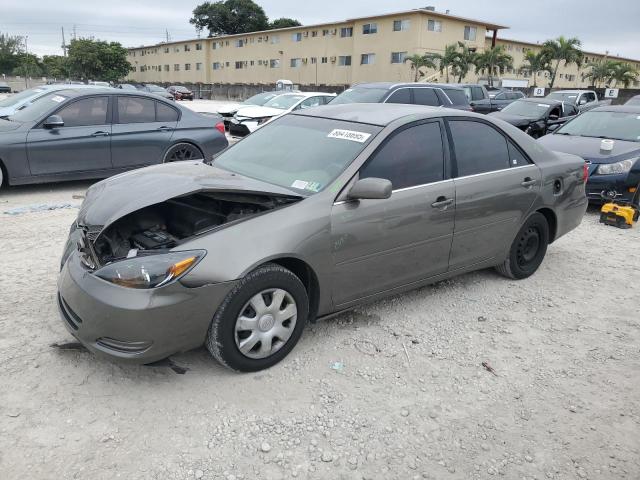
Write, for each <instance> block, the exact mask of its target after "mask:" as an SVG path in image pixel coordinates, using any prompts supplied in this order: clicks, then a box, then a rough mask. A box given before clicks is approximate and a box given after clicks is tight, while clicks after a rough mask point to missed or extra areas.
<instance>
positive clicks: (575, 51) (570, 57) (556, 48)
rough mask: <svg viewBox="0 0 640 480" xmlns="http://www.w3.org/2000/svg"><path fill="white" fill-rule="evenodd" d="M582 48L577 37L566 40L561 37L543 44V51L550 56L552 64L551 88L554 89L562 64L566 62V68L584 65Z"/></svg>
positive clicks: (550, 71)
mask: <svg viewBox="0 0 640 480" xmlns="http://www.w3.org/2000/svg"><path fill="white" fill-rule="evenodd" d="M581 48H582V43H581V42H580V40H578V39H577V38H575V37H572V38H565V37H563V36H559V37H558V38H557V39H555V40H547V41H546V42H544V43H543V44H542V50H543V51H544V52H545V54H546V55H548V57H549V61H550V62H551V63H552V65H551V69H550V70H549V73H550V74H551V78H550V80H549V88H553V84H554V83H555V82H556V76H557V75H558V68H559V67H560V63H562V62H564V65H565V66H567V65H571V64H572V63H575V64H576V65H577V66H578V68H579V67H580V66H581V65H582V58H583V54H582V50H581Z"/></svg>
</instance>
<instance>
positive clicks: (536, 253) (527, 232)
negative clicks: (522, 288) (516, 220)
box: [496, 213, 549, 280]
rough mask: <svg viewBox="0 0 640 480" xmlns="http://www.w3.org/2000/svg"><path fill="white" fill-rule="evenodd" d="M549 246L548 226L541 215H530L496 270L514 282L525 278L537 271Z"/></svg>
mask: <svg viewBox="0 0 640 480" xmlns="http://www.w3.org/2000/svg"><path fill="white" fill-rule="evenodd" d="M548 245H549V224H548V223H547V219H546V218H545V216H544V215H542V214H541V213H534V214H533V215H531V216H530V217H529V218H528V219H527V221H526V222H525V224H524V225H523V226H522V228H521V229H520V231H519V232H518V234H517V235H516V238H515V240H514V241H513V243H512V244H511V249H510V250H509V256H508V257H507V259H506V260H505V261H504V263H502V264H501V265H498V266H497V267H496V269H497V270H498V272H500V273H501V274H502V275H504V276H505V277H508V278H513V279H516V280H519V279H523V278H527V277H529V276H531V275H533V274H534V273H535V271H536V270H538V267H539V266H540V264H541V263H542V260H543V259H544V256H545V254H546V253H547V246H548Z"/></svg>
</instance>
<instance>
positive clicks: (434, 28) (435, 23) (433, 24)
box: [427, 20, 442, 32]
mask: <svg viewBox="0 0 640 480" xmlns="http://www.w3.org/2000/svg"><path fill="white" fill-rule="evenodd" d="M427 30H428V31H430V32H441V31H442V22H441V21H440V20H427Z"/></svg>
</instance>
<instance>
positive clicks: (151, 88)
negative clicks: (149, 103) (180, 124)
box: [135, 83, 175, 100]
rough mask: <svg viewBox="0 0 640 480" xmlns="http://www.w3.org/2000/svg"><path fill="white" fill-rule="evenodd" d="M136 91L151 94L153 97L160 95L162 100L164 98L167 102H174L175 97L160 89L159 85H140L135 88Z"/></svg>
mask: <svg viewBox="0 0 640 480" xmlns="http://www.w3.org/2000/svg"><path fill="white" fill-rule="evenodd" d="M135 87H136V88H137V89H138V90H141V91H143V92H148V93H153V94H154V95H160V96H161V97H162V98H166V99H167V100H175V97H174V96H173V94H172V93H169V92H168V91H167V89H165V88H162V87H160V86H159V85H154V84H153V83H145V84H142V85H136V86H135Z"/></svg>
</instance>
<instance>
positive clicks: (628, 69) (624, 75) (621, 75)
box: [609, 62, 638, 88]
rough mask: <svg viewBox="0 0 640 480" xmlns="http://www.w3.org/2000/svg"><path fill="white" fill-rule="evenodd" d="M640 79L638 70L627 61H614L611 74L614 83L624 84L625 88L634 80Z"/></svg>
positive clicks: (615, 84)
mask: <svg viewBox="0 0 640 480" xmlns="http://www.w3.org/2000/svg"><path fill="white" fill-rule="evenodd" d="M637 80H638V71H637V70H636V69H635V68H633V67H632V66H630V65H629V64H628V63H625V62H613V68H612V70H611V74H610V75H609V81H610V82H611V84H612V85H614V86H618V85H619V84H622V85H623V86H624V88H629V85H631V84H632V83H633V82H635V81H637Z"/></svg>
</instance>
